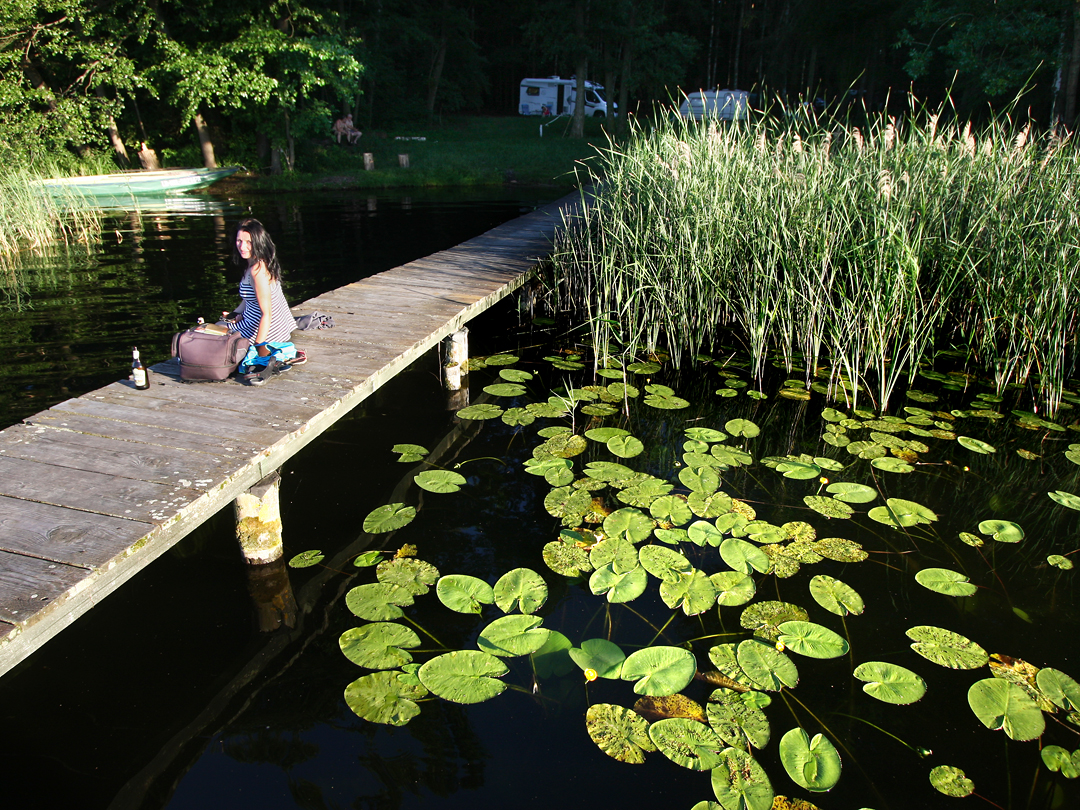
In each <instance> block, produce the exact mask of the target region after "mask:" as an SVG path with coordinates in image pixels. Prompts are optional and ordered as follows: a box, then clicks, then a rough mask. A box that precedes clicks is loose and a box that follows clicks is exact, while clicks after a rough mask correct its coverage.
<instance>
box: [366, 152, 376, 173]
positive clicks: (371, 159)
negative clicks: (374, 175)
mask: <svg viewBox="0 0 1080 810" xmlns="http://www.w3.org/2000/svg"><path fill="white" fill-rule="evenodd" d="M374 168H375V155H374V154H373V153H371V152H364V171H368V172H370V171H371V170H372V169H374Z"/></svg>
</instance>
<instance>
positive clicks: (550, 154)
mask: <svg viewBox="0 0 1080 810" xmlns="http://www.w3.org/2000/svg"><path fill="white" fill-rule="evenodd" d="M543 121H547V122H549V123H548V125H547V126H545V127H544V134H543V137H541V135H540V127H541V123H542V119H540V118H538V117H526V116H512V117H510V116H508V117H501V118H494V117H461V118H454V119H450V120H446V121H444V122H442V123H441V124H417V125H415V126H407V127H398V128H395V129H394V130H390V131H386V132H381V131H377V132H365V133H364V135H363V136H362V137H361V138H360V140H359V141H358V142H357V144H356V145H355V146H348V145H345V144H337V143H333V142H329V141H326V142H314V143H308V144H306V145H305V146H304V147H303V148H305V149H307V150H308V153H307V154H303V155H298V156H297V164H298V165H299V168H300V171H296V172H291V173H287V174H283V175H277V176H269V175H248V176H247V177H243V178H239V180H240V182H243V184H244V185H245V186H246V187H248V188H249V189H252V190H280V189H302V188H320V187H326V186H335V187H350V188H389V187H395V186H472V185H502V184H504V183H509V182H517V183H522V184H533V185H535V184H555V185H566V186H568V187H569V186H573V185H575V184H576V180H575V177H574V166H575V162H576V161H579V160H585V159H588V158H591V157H592V156H594V155H596V146H599V147H603V146H605V145H606V144H607V136H606V134H605V132H604V128H603V125H604V121H603V120H602V119H595V118H594V119H587V120H586V122H585V124H586V125H585V138H584V139H573V138H570V137H569V136H568V133H569V128H570V121H569V119H567V118H560V119H558V120H555V121H551V119H543ZM399 138H401V139H405V138H408V139H410V140H398V139H399ZM420 138H422V139H423V140H414V139H420ZM594 144H595V145H596V146H594ZM365 152H370V153H371V154H372V155H373V157H374V161H375V168H374V169H373V170H372V171H365V170H364V161H363V154H364V153H365ZM399 154H407V155H408V156H409V168H408V169H403V168H401V167H400V166H399V165H398V155H399Z"/></svg>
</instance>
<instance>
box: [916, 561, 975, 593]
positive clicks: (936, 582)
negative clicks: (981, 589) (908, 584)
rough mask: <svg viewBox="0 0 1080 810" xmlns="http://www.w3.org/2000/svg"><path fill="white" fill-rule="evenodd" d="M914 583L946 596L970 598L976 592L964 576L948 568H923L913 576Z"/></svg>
mask: <svg viewBox="0 0 1080 810" xmlns="http://www.w3.org/2000/svg"><path fill="white" fill-rule="evenodd" d="M915 581H916V582H918V583H919V584H920V585H922V586H923V587H924V588H926V589H927V590H931V591H934V592H935V593H943V594H945V595H946V596H971V595H973V594H974V593H976V591H978V588H977V587H975V586H974V585H972V584H971V582H970V581H969V580H968V578H967V577H966V576H964V575H963V574H961V573H958V572H956V571H950V570H949V569H948V568H924V569H922V570H921V571H919V573H917V574H916V575H915Z"/></svg>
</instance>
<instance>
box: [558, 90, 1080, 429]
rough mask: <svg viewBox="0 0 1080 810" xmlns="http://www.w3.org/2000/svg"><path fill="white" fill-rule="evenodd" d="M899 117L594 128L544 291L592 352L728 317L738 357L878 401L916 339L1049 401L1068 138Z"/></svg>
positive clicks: (1073, 265) (1071, 246)
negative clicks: (800, 369)
mask: <svg viewBox="0 0 1080 810" xmlns="http://www.w3.org/2000/svg"><path fill="white" fill-rule="evenodd" d="M947 112H948V110H946V109H942V110H937V111H927V110H924V109H920V108H919V107H918V105H917V104H916V102H915V101H914V100H912V101H911V109H910V112H909V114H908V115H906V116H904V117H903V118H902V119H900V120H894V119H891V118H889V117H887V116H885V115H880V116H877V117H871V119H870V120H869V123H868V125H866V126H864V127H863V128H861V129H860V128H855V127H851V126H841V125H838V126H835V127H834V128H833V129H832V130H826V129H824V128H823V127H820V126H818V125H817V124H816V123H815V122H814V121H812V120H809V119H808V118H806V117H800V116H793V117H785V118H782V119H779V120H778V119H777V118H776V117H763V118H762V119H761V120H756V121H752V122H735V123H733V124H730V125H728V126H723V127H718V126H717V125H716V124H711V125H698V124H694V123H688V122H685V121H682V120H679V119H669V120H665V121H662V122H659V123H658V124H657V126H656V128H655V129H654V130H651V131H649V132H645V131H642V130H640V129H638V130H635V131H634V132H632V135H631V137H630V139H629V140H628V141H627V142H626V143H625V144H621V145H620V144H615V143H609V144H608V146H607V147H606V148H605V149H603V150H601V155H600V157H599V159H598V160H597V161H595V162H593V163H590V164H589V165H588V167H587V168H586V169H584V170H583V171H585V172H587V174H588V177H587V178H585V179H587V180H589V181H591V182H592V184H593V186H592V188H593V191H592V192H591V195H592V196H591V199H590V200H589V201H588V202H589V203H590V204H588V205H585V206H583V207H582V209H581V211H580V212H579V213H577V214H576V215H574V216H572V217H570V218H568V219H567V221H566V223H565V224H566V228H565V229H564V232H563V234H562V236H561V237H560V239H559V240H558V242H557V244H556V246H555V251H554V254H553V265H554V269H555V287H554V289H555V291H556V294H557V297H558V299H559V302H560V304H561V306H563V307H564V308H566V309H568V310H571V311H573V312H575V313H576V314H577V315H580V316H584V317H585V318H587V319H588V321H589V323H590V325H591V329H592V333H593V340H594V342H595V344H596V347H597V349H598V354H599V355H600V356H601V357H602V358H603V357H604V356H605V354H607V355H624V354H631V353H633V352H634V351H638V350H641V349H645V350H655V349H657V348H660V347H664V348H666V349H669V350H671V351H672V353H673V355H674V356H675V358H676V359H677V358H679V357H680V356H681V355H682V354H683V353H696V352H699V351H704V350H708V349H709V348H711V347H712V346H713V344H715V343H716V342H717V340H718V339H719V337H720V330H721V329H728V328H731V327H735V330H736V332H737V333H738V334H739V335H741V337H742V340H743V341H744V342H745V344H746V348H747V349H748V351H749V353H750V356H751V360H752V364H753V367H754V370H755V373H756V375H757V376H758V377H759V378H760V377H761V376H762V375H763V374H764V369H765V364H766V361H767V359H768V358H769V356H771V355H772V354H774V353H775V354H778V355H779V356H780V357H781V358H782V359H783V360H784V362H785V363H786V364H787V366H788V368H789V370H790V369H791V368H792V367H793V366H794V364H795V362H796V359H797V358H801V361H802V362H803V363H805V367H806V378H807V384H809V383H810V381H811V378H812V377H813V375H814V373H815V369H817V368H818V366H819V365H821V364H828V366H829V374H830V375H831V378H832V382H833V383H834V384H839V385H842V388H843V390H844V391H845V392H850V396H851V399H852V401H853V402H854V401H856V398H857V397H858V395H859V390H860V389H862V390H863V391H865V392H867V393H868V395H869V396H870V397H871V398H872V400H873V401H874V403H875V404H876V405H877V406H879V407H881V408H884V407H886V406H887V404H888V402H889V399H890V397H891V396H892V394H893V393H894V391H895V390H896V387H897V386H898V385H899V384H901V383H903V382H905V381H907V382H910V381H911V380H912V379H913V378H914V376H915V374H916V372H917V370H918V368H919V364H920V363H922V362H923V361H925V360H926V359H928V358H929V357H930V356H931V355H932V352H933V350H934V348H935V347H947V346H948V347H951V346H953V345H954V344H959V345H960V346H962V347H964V348H965V349H966V350H967V351H968V353H969V357H970V360H971V362H972V363H973V364H974V366H975V367H976V368H977V369H979V370H981V371H983V372H985V373H987V374H989V375H991V376H992V377H993V379H994V380H995V382H996V384H997V386H998V388H999V389H1000V388H1002V387H1004V386H1005V385H1007V384H1009V383H1012V382H1024V381H1030V382H1037V387H1038V393H1039V395H1040V398H1041V399H1042V400H1043V401H1045V402H1046V404H1047V405H1048V406H1049V407H1050V408H1051V409H1053V408H1056V406H1057V404H1058V402H1059V397H1060V391H1061V387H1062V386H1063V384H1064V382H1065V380H1066V378H1067V377H1068V375H1069V373H1070V369H1071V363H1072V362H1073V358H1072V354H1071V353H1072V352H1073V349H1074V344H1075V340H1074V333H1075V329H1076V326H1077V323H1076V311H1077V305H1078V304H1080V287H1078V281H1080V252H1078V250H1080V211H1078V208H1077V205H1076V203H1077V187H1076V182H1077V181H1076V178H1077V176H1078V174H1077V169H1078V168H1080V166H1078V162H1080V161H1078V154H1077V150H1076V148H1075V146H1074V144H1073V143H1072V142H1071V141H1070V140H1068V139H1064V140H1063V139H1060V138H1057V137H1055V136H1053V135H1046V136H1040V137H1038V138H1036V137H1034V136H1033V135H1032V134H1031V133H1030V132H1028V131H1026V130H1025V131H1022V132H1020V133H1017V132H1016V131H1015V129H1014V128H1013V127H1012V126H1011V124H1010V122H1009V120H1008V119H1007V118H1005V117H1002V118H999V119H997V120H994V121H993V122H991V123H990V124H988V125H986V126H985V127H983V128H982V129H980V130H979V131H973V130H972V128H971V126H970V125H960V124H958V123H956V122H951V123H949V124H947V125H946V124H943V123H942V121H943V118H944V116H943V113H947Z"/></svg>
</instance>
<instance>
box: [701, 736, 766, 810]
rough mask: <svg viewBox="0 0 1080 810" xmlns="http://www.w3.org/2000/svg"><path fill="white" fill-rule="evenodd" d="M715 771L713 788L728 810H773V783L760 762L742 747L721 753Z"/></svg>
mask: <svg viewBox="0 0 1080 810" xmlns="http://www.w3.org/2000/svg"><path fill="white" fill-rule="evenodd" d="M720 757H721V759H722V760H723V761H722V762H721V763H720V765H718V766H717V767H715V768H713V770H712V788H713V793H714V794H715V795H716V798H717V801H719V802H720V806H721V807H723V808H724V810H771V808H772V804H773V789H772V783H770V782H769V777H768V776H767V775H766V773H765V769H764V768H762V767H761V766H760V765H759V764H758V762H757V760H756V759H754V758H753V757H752V756H750V755H749V754H748V753H746V752H745V751H740V750H739V749H738V748H726V749H724V750H723V751H721V752H720Z"/></svg>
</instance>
